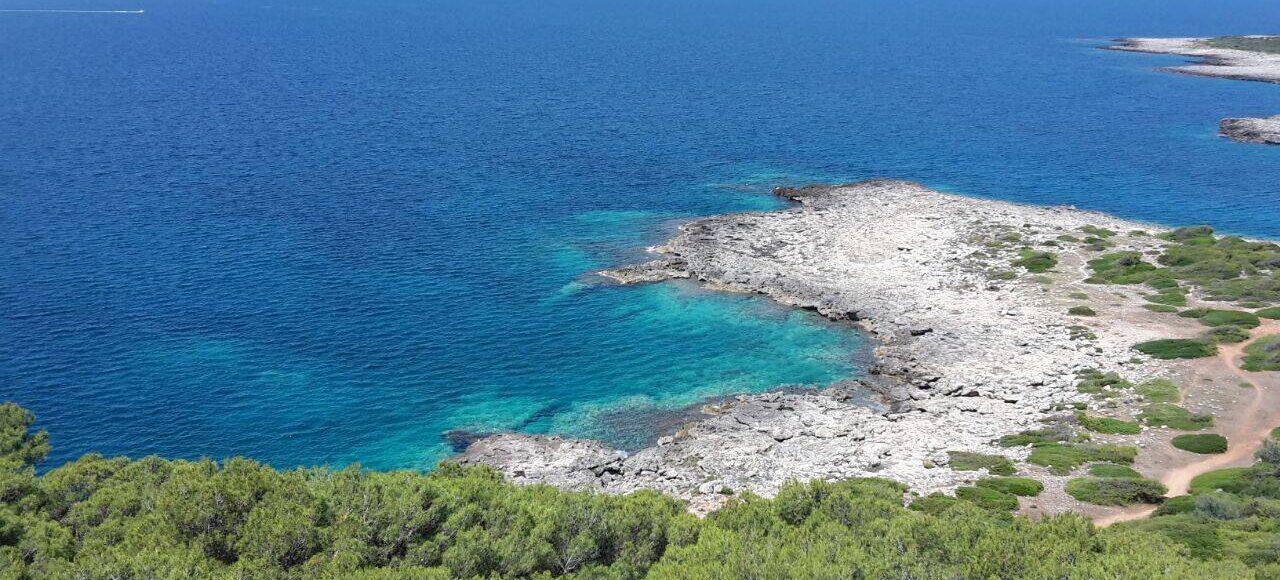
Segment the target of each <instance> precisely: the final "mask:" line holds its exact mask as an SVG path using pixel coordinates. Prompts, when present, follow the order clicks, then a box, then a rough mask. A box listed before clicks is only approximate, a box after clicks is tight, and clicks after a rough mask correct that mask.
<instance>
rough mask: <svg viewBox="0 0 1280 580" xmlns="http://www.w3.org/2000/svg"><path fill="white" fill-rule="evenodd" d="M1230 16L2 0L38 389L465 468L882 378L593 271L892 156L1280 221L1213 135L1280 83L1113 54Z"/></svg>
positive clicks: (1272, 162)
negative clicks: (705, 223)
mask: <svg viewBox="0 0 1280 580" xmlns="http://www.w3.org/2000/svg"><path fill="white" fill-rule="evenodd" d="M29 8H36V9H73V10H136V9H145V13H143V14H105V13H67V12H11V11H9V10H20V9H29ZM1229 8H1230V9H1226V8H1225V7H1224V6H1222V5H1220V4H1216V3H1209V2H1203V1H1200V0H1195V1H1191V0H1172V1H1171V0H1141V1H1139V0H1134V1H1126V2H1115V1H1114V0H1083V1H1075V2H1061V1H1060V0H1053V1H1048V0H990V1H977V0H926V1H910V0H859V1H848V2H844V1H841V2H836V1H816V0H798V1H797V0H788V1H781V0H778V1H760V0H734V1H704V2H690V1H684V0H680V1H677V0H646V1H643V2H640V1H629V0H628V1H624V0H568V1H566V0H538V1H536V2H535V1H530V0H525V1H488V0H465V1H460V0H343V1H339V0H268V1H262V0H219V1H209V0H181V1H177V0H0V398H3V399H6V400H12V401H16V402H19V403H21V404H22V405H25V406H27V407H29V408H30V409H32V410H33V411H35V412H36V413H37V414H38V416H39V424H40V425H41V426H43V427H45V428H47V429H49V430H50V431H51V434H52V437H53V441H54V445H55V453H54V457H53V460H54V462H55V463H56V462H60V461H63V460H66V459H69V458H73V457H75V456H78V455H80V454H82V453H85V452H88V451H92V450H97V451H101V452H104V453H107V454H128V455H132V456H140V455H144V454H149V453H159V454H163V455H167V456H176V457H200V456H211V457H225V456H229V455H233V454H243V455H247V456H251V457H255V458H259V459H262V460H265V461H267V462H270V463H271V464H273V465H277V466H281V467H288V466H295V465H314V464H333V465H343V464H347V463H352V462H360V463H362V464H364V465H367V466H370V467H375V468H398V467H415V468H429V467H430V466H432V465H433V464H434V463H435V462H436V461H437V460H439V459H441V458H443V457H446V456H448V455H449V454H450V453H451V450H450V447H449V445H448V443H447V441H446V440H445V439H444V438H443V435H442V434H443V433H444V432H446V431H449V430H451V429H466V430H474V431H486V430H504V429H517V430H522V431H527V432H554V433H565V434H571V435H588V436H596V437H602V438H605V439H607V440H609V441H611V442H614V443H616V444H619V445H624V446H635V445H638V444H640V443H642V442H643V441H644V440H646V439H647V438H649V437H652V436H653V435H654V433H656V432H657V431H658V430H659V429H661V428H662V426H663V425H664V424H665V423H664V422H665V421H668V414H669V413H671V412H672V411H674V410H678V409H680V408H682V407H684V406H686V405H689V404H692V403H695V402H697V401H700V400H703V399H705V398H707V397H714V396H719V395H726V394H731V393H738V392H746V391H758V390H763V389H767V388H770V387H774V386H777V385H780V384H788V383H807V384H820V383H826V382H830V381H834V380H837V379H839V378H843V377H849V376H856V375H858V374H859V373H861V372H862V369H863V368H865V366H866V363H865V360H866V356H867V355H866V350H867V346H868V345H866V344H865V343H864V341H863V340H862V339H861V337H860V336H859V335H858V334H857V333H855V332H853V331H851V330H850V329H848V328H844V327H840V326H836V325H832V324H828V323H826V322H823V321H822V320H819V319H817V318H816V317H814V316H812V315H809V314H805V313H800V312H794V311H789V310H785V309H782V308H780V307H778V306H775V305H772V304H770V303H768V302H765V301H763V300H760V299H756V298H751V297H744V296H731V295H720V294H714V293H709V292H706V291H701V290H699V289H697V288H695V287H693V286H691V285H682V284H663V285H655V286H645V287H638V288H622V287H617V286H612V285H607V284H603V283H601V282H600V281H599V280H597V279H595V278H593V277H592V276H590V274H589V273H590V272H591V271H593V270H595V269H599V268H602V267H606V266H610V265H616V264H620V263H624V262H628V261H631V260H636V259H642V258H643V252H642V250H643V247H644V246H645V245H647V244H653V243H655V242H658V241H660V240H662V239H663V238H664V237H666V236H667V235H668V234H669V233H670V232H671V231H672V229H673V228H674V227H675V226H676V225H678V224H679V223H680V222H681V221H685V220H689V219H691V218H693V217H695V216H701V215H708V214H714V213H720V212H727V211H738V210H750V209H767V208H774V207H778V205H779V204H778V203H777V202H776V201H774V200H773V199H771V198H770V196H768V195H767V192H768V190H769V189H770V188H771V187H772V186H775V185H778V184H795V183H803V182H808V181H830V180H853V179H859V178H866V177H872V176H891V177H901V178H908V179H914V180H918V181H921V182H924V183H926V184H928V185H931V186H934V187H938V188H944V189H948V190H953V191H958V192H966V193H971V194H975V195H982V196H990V197H997V198H1001V199H1009V200H1017V201H1026V202H1036V203H1053V204H1075V205H1078V206H1082V207H1087V208H1093V209H1099V210H1104V211H1108V212H1114V213H1116V214H1119V215H1122V216H1124V217H1128V218H1136V219H1141V220H1148V221H1154V222H1161V223H1166V224H1183V223H1196V222H1210V223H1213V224H1216V225H1218V226H1220V228H1221V229H1225V230H1229V231H1233V232H1237V233H1243V234H1253V235H1259V236H1277V237H1280V148H1267V147H1265V146H1250V145H1240V144H1233V143H1229V142H1227V141H1225V140H1223V139H1221V138H1218V137H1216V136H1215V132H1216V125H1217V121H1218V120H1219V119H1220V118H1222V117H1224V116H1242V115H1270V114H1276V113H1280V86H1274V85H1265V84H1260V83H1247V82H1232V81H1224V80H1215V79H1203V78H1193V77H1187V76H1181V75H1171V74H1162V73H1156V72H1153V69H1154V68H1155V67H1157V66H1159V65H1167V64H1173V63H1177V62H1180V61H1182V60H1183V59H1181V58H1178V57H1161V56H1147V55H1136V54H1122V53H1115V52H1109V51H1103V50H1098V49H1097V48H1096V46H1097V45H1098V44H1099V43H1101V42H1103V41H1104V40H1105V39H1107V38H1110V37H1115V36H1122V35H1133V36H1137V35H1152V36H1155V35H1217V34H1240V33H1260V32H1273V33H1274V32H1276V29H1275V26H1276V25H1277V24H1280V3H1277V2H1275V1H1274V0H1253V1H1245V0H1233V1H1232V2H1231V3H1230V7H1229Z"/></svg>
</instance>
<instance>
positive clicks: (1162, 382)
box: [1134, 379, 1180, 403]
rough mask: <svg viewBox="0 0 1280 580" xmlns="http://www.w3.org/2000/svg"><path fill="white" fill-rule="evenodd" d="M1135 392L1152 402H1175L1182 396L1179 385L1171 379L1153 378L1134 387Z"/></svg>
mask: <svg viewBox="0 0 1280 580" xmlns="http://www.w3.org/2000/svg"><path fill="white" fill-rule="evenodd" d="M1134 392H1135V393H1138V394H1139V395H1141V396H1142V398H1143V399H1146V400H1147V401H1150V402H1152V403H1174V402H1177V401H1178V399H1179V398H1180V395H1179V393H1178V385H1175V384H1173V381H1171V380H1169V379H1152V380H1149V381H1147V382H1145V383H1142V384H1140V385H1138V386H1137V387H1135V388H1134Z"/></svg>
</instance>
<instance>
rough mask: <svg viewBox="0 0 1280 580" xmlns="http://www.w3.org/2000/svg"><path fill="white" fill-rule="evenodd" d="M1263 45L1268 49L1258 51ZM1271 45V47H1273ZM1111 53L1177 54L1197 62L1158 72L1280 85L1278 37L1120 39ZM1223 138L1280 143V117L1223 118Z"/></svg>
mask: <svg viewBox="0 0 1280 580" xmlns="http://www.w3.org/2000/svg"><path fill="white" fill-rule="evenodd" d="M1263 46H1266V47H1267V48H1268V49H1269V50H1260V47H1263ZM1273 46H1274V48H1272V47H1273ZM1105 48H1109V49H1112V50H1121V51H1129V52H1146V53H1154V54H1176V55H1182V56H1191V57H1196V58H1197V59H1199V60H1197V61H1196V62H1193V63H1189V64H1183V65H1178V66H1170V67H1164V68H1161V69H1160V70H1163V71H1167V72H1174V73H1181V74H1189V75H1196V76H1204V77H1217V78H1224V79H1235V80H1245V81H1260V82H1268V83H1280V37H1273V36H1242V37H1224V38H1122V39H1120V40H1119V44H1116V45H1113V46H1107V47H1105ZM1219 132H1220V133H1221V134H1222V136H1224V137H1226V138H1228V139H1231V140H1233V141H1239V142H1242V143H1260V144H1266V145H1276V144H1280V116H1275V117H1269V118H1268V117H1261V118H1259V117H1242V118H1228V119H1223V120H1222V122H1221V123H1220V124H1219Z"/></svg>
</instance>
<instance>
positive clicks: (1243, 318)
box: [1178, 308, 1262, 328]
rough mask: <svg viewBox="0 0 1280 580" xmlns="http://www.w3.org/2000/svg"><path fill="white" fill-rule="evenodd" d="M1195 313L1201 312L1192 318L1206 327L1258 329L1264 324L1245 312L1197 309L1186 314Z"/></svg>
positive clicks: (1250, 313)
mask: <svg viewBox="0 0 1280 580" xmlns="http://www.w3.org/2000/svg"><path fill="white" fill-rule="evenodd" d="M1193 311H1200V312H1197V313H1198V314H1200V315H1199V316H1193V317H1191V318H1197V319H1199V320H1200V324H1203V325H1205V326H1228V325H1230V326H1238V327H1240V328H1257V327H1258V325H1259V324H1262V321H1260V320H1258V317H1257V316H1256V315H1254V314H1253V313H1252V312H1245V311H1243V310H1213V309H1202V308H1197V309H1192V310H1188V311H1186V312H1193ZM1186 312H1184V313H1181V314H1179V315H1178V316H1182V315H1183V314H1185V313H1186Z"/></svg>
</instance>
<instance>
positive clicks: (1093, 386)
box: [1076, 370, 1133, 397]
mask: <svg viewBox="0 0 1280 580" xmlns="http://www.w3.org/2000/svg"><path fill="white" fill-rule="evenodd" d="M1079 377H1080V382H1079V383H1076V390H1077V391H1079V392H1081V393H1085V394H1088V395H1097V396H1101V397H1114V396H1116V395H1118V394H1120V392H1121V391H1125V390H1128V389H1130V388H1133V383H1130V382H1129V381H1126V380H1124V379H1123V378H1121V377H1120V375H1119V374H1117V373H1114V372H1109V373H1100V372H1098V371H1095V370H1089V371H1084V372H1082V373H1080V375H1079Z"/></svg>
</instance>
